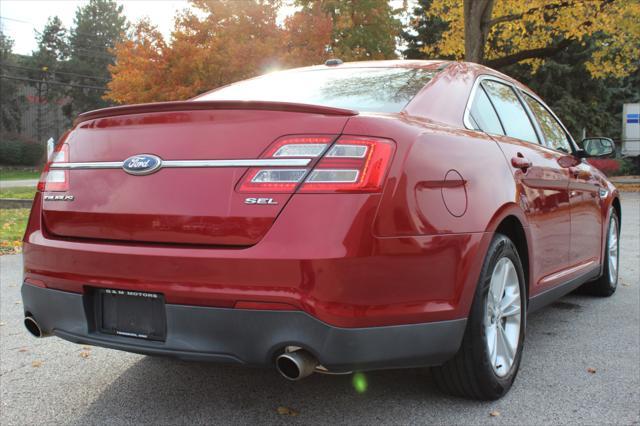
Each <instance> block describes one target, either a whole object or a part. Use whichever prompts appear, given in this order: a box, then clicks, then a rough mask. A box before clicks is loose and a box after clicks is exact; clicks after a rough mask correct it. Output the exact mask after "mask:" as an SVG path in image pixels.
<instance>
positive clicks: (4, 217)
mask: <svg viewBox="0 0 640 426" xmlns="http://www.w3.org/2000/svg"><path fill="white" fill-rule="evenodd" d="M30 211H31V209H0V254H11V253H20V252H21V251H22V236H23V235H24V229H25V228H26V226H27V220H29V212H30Z"/></svg>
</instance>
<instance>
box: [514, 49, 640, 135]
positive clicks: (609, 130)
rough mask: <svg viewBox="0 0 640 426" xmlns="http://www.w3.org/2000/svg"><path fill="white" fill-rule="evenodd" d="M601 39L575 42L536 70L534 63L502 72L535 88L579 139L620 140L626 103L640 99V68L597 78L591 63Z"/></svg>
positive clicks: (516, 66) (515, 66)
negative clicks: (582, 43) (583, 137)
mask: <svg viewBox="0 0 640 426" xmlns="http://www.w3.org/2000/svg"><path fill="white" fill-rule="evenodd" d="M597 48H598V40H597V38H595V37H593V38H591V39H589V40H588V41H587V43H586V46H582V45H580V44H579V43H573V44H571V45H570V46H569V47H568V48H567V49H566V50H564V51H562V52H560V53H558V54H556V55H555V56H553V57H552V58H550V59H547V61H545V63H544V64H542V65H541V66H540V67H539V68H538V69H537V70H536V71H535V72H534V71H533V70H532V67H531V65H523V64H520V65H514V66H511V67H507V68H505V69H503V70H502V71H503V72H505V73H506V74H508V75H510V76H512V77H514V78H516V79H518V80H520V81H522V82H523V83H524V84H526V85H527V86H529V87H530V88H531V89H532V90H533V91H535V92H536V93H537V94H538V95H540V97H542V99H544V100H545V102H547V104H548V105H549V106H550V107H551V109H553V111H554V112H555V113H556V114H557V115H558V117H560V119H561V120H562V122H563V123H564V124H565V126H567V128H568V129H569V131H570V132H571V134H572V135H573V136H574V138H575V139H576V140H578V141H579V140H580V138H581V136H582V129H585V130H586V134H587V136H607V137H611V138H613V139H615V140H616V141H619V140H620V137H621V131H622V127H621V123H622V104H624V103H628V102H638V101H640V89H639V88H640V68H636V71H635V72H633V73H632V74H630V75H629V76H627V77H625V78H615V77H609V78H593V77H592V76H591V74H590V72H589V70H588V68H587V63H588V62H589V60H590V58H591V57H592V55H593V52H594V50H596V49H597Z"/></svg>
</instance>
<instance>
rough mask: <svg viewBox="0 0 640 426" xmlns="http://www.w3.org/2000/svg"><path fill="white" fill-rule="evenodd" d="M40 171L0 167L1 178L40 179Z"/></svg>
mask: <svg viewBox="0 0 640 426" xmlns="http://www.w3.org/2000/svg"><path fill="white" fill-rule="evenodd" d="M39 177H40V171H39V170H36V169H32V170H25V169H19V170H18V169H0V180H22V179H38V178H39Z"/></svg>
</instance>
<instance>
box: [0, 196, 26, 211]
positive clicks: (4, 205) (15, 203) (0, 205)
mask: <svg viewBox="0 0 640 426" xmlns="http://www.w3.org/2000/svg"><path fill="white" fill-rule="evenodd" d="M32 203H33V200H21V199H19V198H0V209H30V208H31V204H32Z"/></svg>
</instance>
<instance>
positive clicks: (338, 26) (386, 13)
mask: <svg viewBox="0 0 640 426" xmlns="http://www.w3.org/2000/svg"><path fill="white" fill-rule="evenodd" d="M297 3H298V4H299V5H301V6H303V11H304V10H305V9H309V10H311V9H313V8H314V7H315V6H317V5H319V6H320V8H321V9H322V10H323V11H324V12H325V13H326V14H327V15H329V16H330V17H331V20H332V22H333V32H332V39H331V40H332V42H331V46H330V49H331V53H332V54H333V56H335V57H337V58H340V59H342V60H344V61H362V60H374V59H395V58H396V57H397V55H396V37H397V35H398V34H399V33H400V29H401V25H400V20H399V19H398V18H397V14H398V12H399V11H398V10H395V9H393V8H392V7H391V5H390V4H389V2H388V1H387V0H298V2H297Z"/></svg>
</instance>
